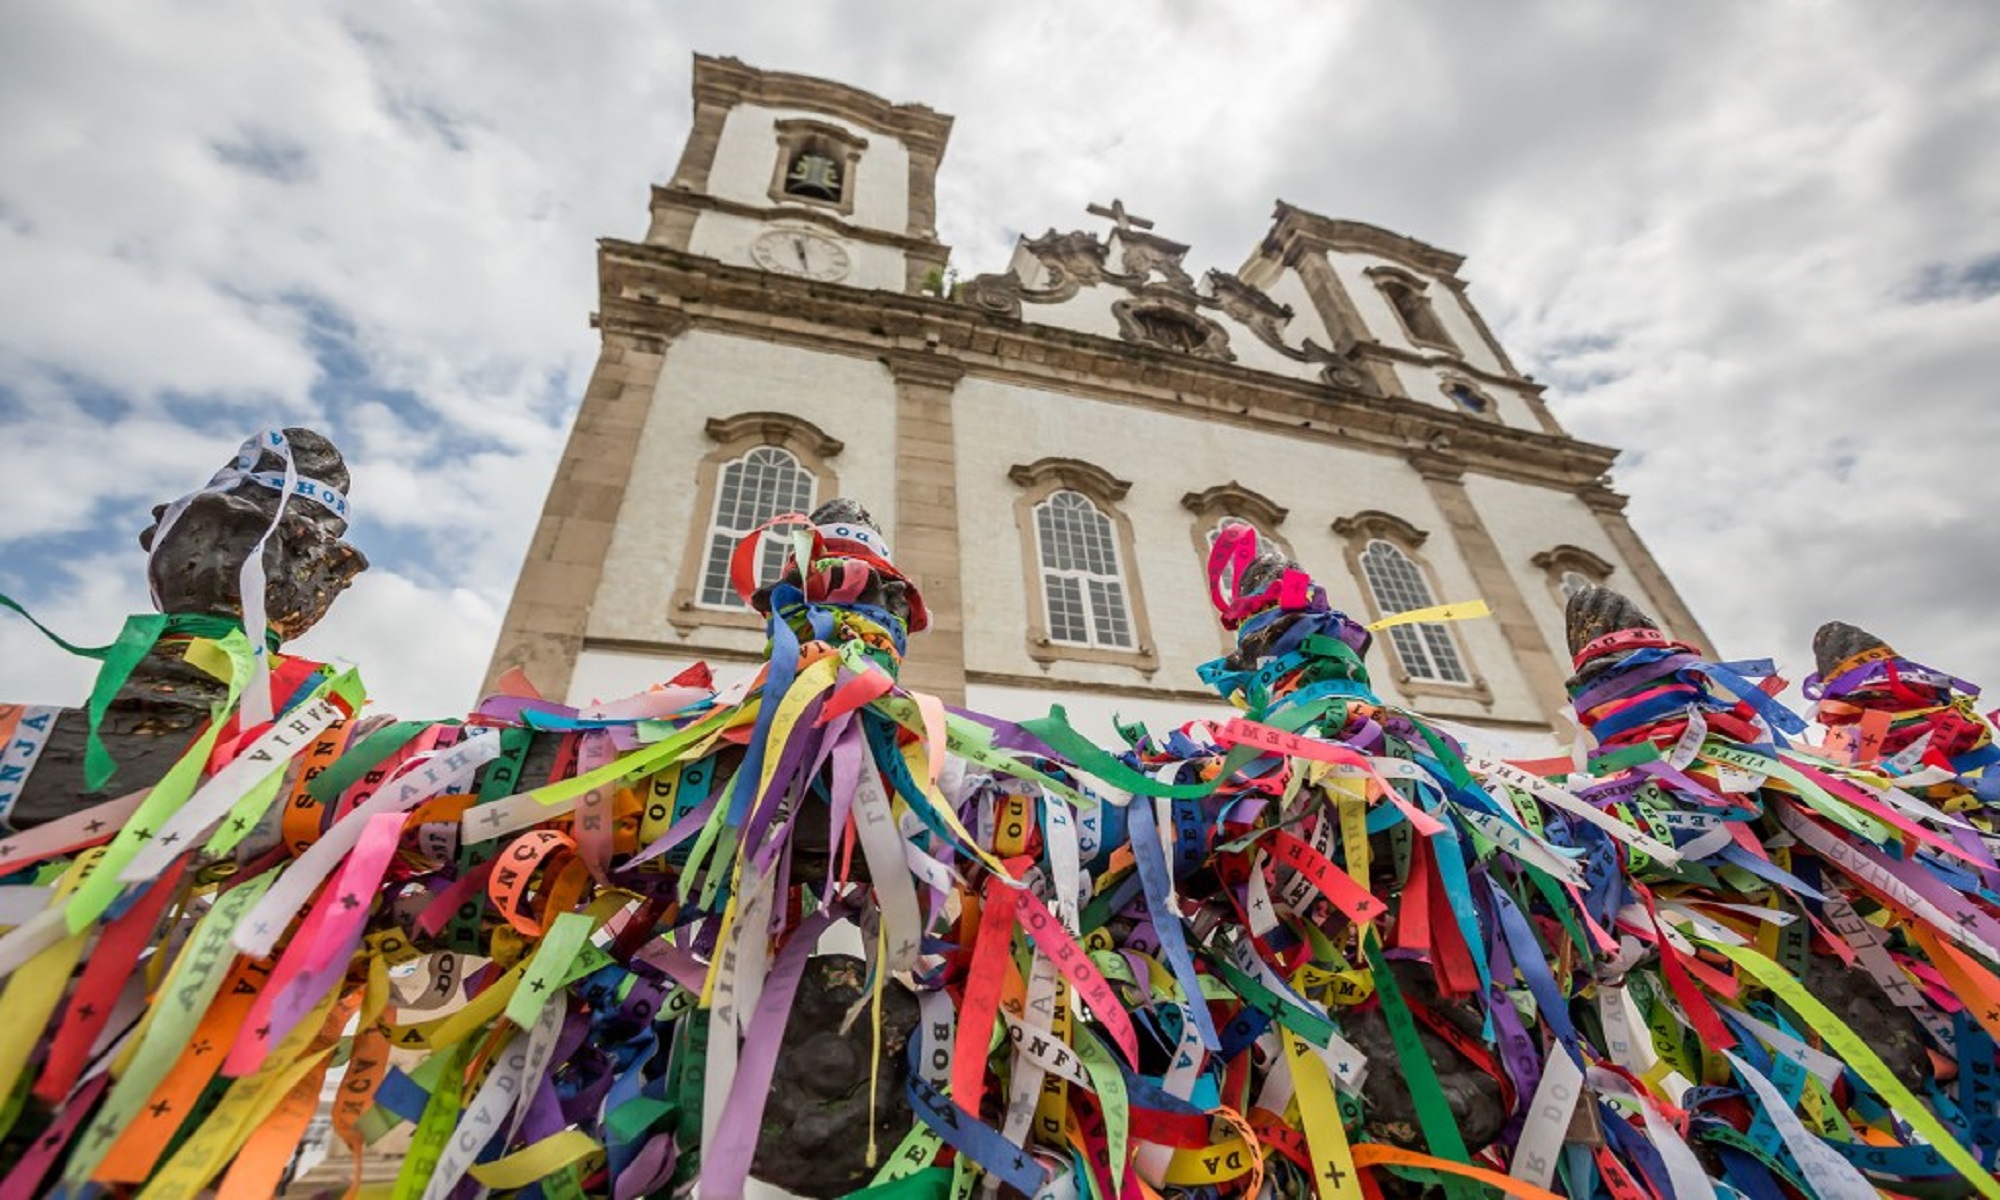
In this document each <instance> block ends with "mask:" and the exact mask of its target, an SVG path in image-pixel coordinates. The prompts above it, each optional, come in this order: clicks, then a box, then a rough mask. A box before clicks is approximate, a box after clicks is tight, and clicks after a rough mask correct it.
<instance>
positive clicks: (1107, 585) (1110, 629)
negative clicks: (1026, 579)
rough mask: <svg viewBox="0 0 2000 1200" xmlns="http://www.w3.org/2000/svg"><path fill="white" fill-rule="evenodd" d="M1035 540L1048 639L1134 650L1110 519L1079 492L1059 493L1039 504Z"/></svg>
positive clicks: (1080, 644)
mask: <svg viewBox="0 0 2000 1200" xmlns="http://www.w3.org/2000/svg"><path fill="white" fill-rule="evenodd" d="M1035 539H1036V545H1037V546H1038V547H1039V548H1040V551H1041V564H1042V589H1043V590H1042V597H1043V600H1044V602H1045V603H1046V604H1047V605H1048V615H1049V639H1050V640H1051V641H1056V642H1063V643H1066V644H1069V645H1075V646H1100V647H1107V648H1111V649H1117V650H1129V649H1131V648H1132V621H1131V618H1130V617H1129V616H1128V615H1127V612H1126V608H1125V582H1124V573H1123V572H1122V571H1121V570H1120V568H1119V562H1118V543H1117V541H1116V539H1114V538H1113V537H1112V532H1111V521H1110V518H1108V517H1106V516H1105V515H1104V514H1103V513H1101V512H1099V511H1097V506H1096V505H1095V504H1092V503H1091V502H1090V498H1089V497H1088V496H1085V495H1083V494H1082V493H1081V492H1071V491H1061V492H1057V493H1055V494H1054V495H1052V496H1050V497H1049V498H1048V499H1047V500H1045V501H1043V502H1042V503H1041V504H1038V505H1036V506H1035Z"/></svg>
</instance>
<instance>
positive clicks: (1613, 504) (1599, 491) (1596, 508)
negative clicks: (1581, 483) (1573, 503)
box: [1576, 483, 1627, 513]
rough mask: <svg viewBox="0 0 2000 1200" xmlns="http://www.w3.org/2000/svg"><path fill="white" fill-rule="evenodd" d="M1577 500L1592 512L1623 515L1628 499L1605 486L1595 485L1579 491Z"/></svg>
mask: <svg viewBox="0 0 2000 1200" xmlns="http://www.w3.org/2000/svg"><path fill="white" fill-rule="evenodd" d="M1576 498H1577V499H1579V500H1581V501H1583V503H1584V505H1585V506H1586V507H1588V508H1589V509H1590V511H1592V512H1598V513H1623V512H1624V511H1625V504H1626V502H1627V497H1625V496H1623V495H1621V494H1619V493H1617V492H1614V491H1612V490H1611V489H1610V488H1608V487H1606V486H1604V485H1603V484H1601V483H1600V484H1593V485H1591V486H1588V487H1584V488H1580V489H1578V490H1577V493H1576Z"/></svg>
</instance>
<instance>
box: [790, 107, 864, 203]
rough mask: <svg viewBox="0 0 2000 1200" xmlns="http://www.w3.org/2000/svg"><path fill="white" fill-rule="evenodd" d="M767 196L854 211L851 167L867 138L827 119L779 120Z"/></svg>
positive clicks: (858, 156)
mask: <svg viewBox="0 0 2000 1200" xmlns="http://www.w3.org/2000/svg"><path fill="white" fill-rule="evenodd" d="M775 128H776V130H777V134H778V154H777V166H776V169H775V170H774V172H773V174H772V177H771V199H773V200H777V201H781V202H790V203H796V202H803V203H806V204H813V205H820V206H824V207H827V208H831V209H833V210H835V211H837V212H839V213H841V214H843V215H846V214H851V213H852V212H853V211H854V169H855V167H856V166H857V165H858V164H859V163H860V161H861V152H862V151H863V150H866V149H867V148H868V139H867V138H864V137H860V136H858V135H856V134H852V133H849V132H848V131H847V130H845V129H842V128H841V127H840V126H838V125H834V124H832V123H830V122H827V121H813V120H807V119H804V118H800V119H795V120H788V121H779V122H777V124H776V126H775Z"/></svg>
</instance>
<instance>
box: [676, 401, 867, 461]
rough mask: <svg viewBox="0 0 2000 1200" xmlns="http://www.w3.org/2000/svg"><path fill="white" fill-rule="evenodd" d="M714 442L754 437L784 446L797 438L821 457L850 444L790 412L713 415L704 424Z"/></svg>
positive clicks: (825, 456)
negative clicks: (728, 415) (729, 415)
mask: <svg viewBox="0 0 2000 1200" xmlns="http://www.w3.org/2000/svg"><path fill="white" fill-rule="evenodd" d="M702 429H703V432H705V433H707V434H708V436H709V439H710V440H711V441H716V442H721V443H724V444H727V443H729V442H735V441H741V440H744V439H746V438H754V440H757V441H761V442H770V443H773V444H777V445H783V444H784V443H786V442H789V441H792V440H794V439H797V441H798V442H799V444H800V445H802V446H805V447H807V448H808V449H810V450H811V451H812V452H813V453H814V454H817V455H819V456H820V457H821V458H832V457H833V456H834V455H836V454H839V453H840V452H841V451H842V450H845V449H846V448H847V444H846V443H845V442H843V441H841V440H840V439H839V438H837V437H834V436H833V435H832V434H830V433H828V432H827V431H826V430H824V429H821V428H820V427H819V426H817V425H815V424H813V423H812V422H811V421H808V420H806V419H805V418H804V417H796V416H793V415H792V414H791V413H780V412H746V413H737V414H736V415H735V416H731V417H710V418H709V419H708V424H706V425H704V426H703V427H702Z"/></svg>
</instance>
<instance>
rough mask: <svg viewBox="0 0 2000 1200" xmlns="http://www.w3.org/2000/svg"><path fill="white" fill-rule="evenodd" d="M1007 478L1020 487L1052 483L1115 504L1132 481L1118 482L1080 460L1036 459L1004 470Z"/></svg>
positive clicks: (1130, 486) (1107, 472)
mask: <svg viewBox="0 0 2000 1200" xmlns="http://www.w3.org/2000/svg"><path fill="white" fill-rule="evenodd" d="M1007 478H1009V479H1011V480H1013V481H1014V482H1015V483H1018V484H1020V485H1021V486H1022V487H1041V486H1044V485H1047V484H1054V485H1056V486H1059V487H1066V488H1070V489H1073V490H1075V491H1079V492H1083V493H1086V494H1088V495H1092V496H1097V497H1099V498H1100V499H1103V500H1107V501H1110V502H1112V503H1114V504H1115V503H1117V502H1118V501H1120V500H1123V499H1124V498H1125V493H1127V492H1129V491H1131V490H1132V481H1131V480H1129V479H1120V478H1118V477H1117V476H1116V475H1113V474H1112V473H1111V472H1109V471H1107V470H1105V469H1104V468H1103V467H1100V466H1098V465H1097V464H1096V463H1087V462H1084V461H1083V460H1082V459H1080V458H1038V459H1036V460H1035V461H1034V462H1031V463H1022V464H1017V465H1015V466H1013V467H1010V468H1008V470H1007Z"/></svg>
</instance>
